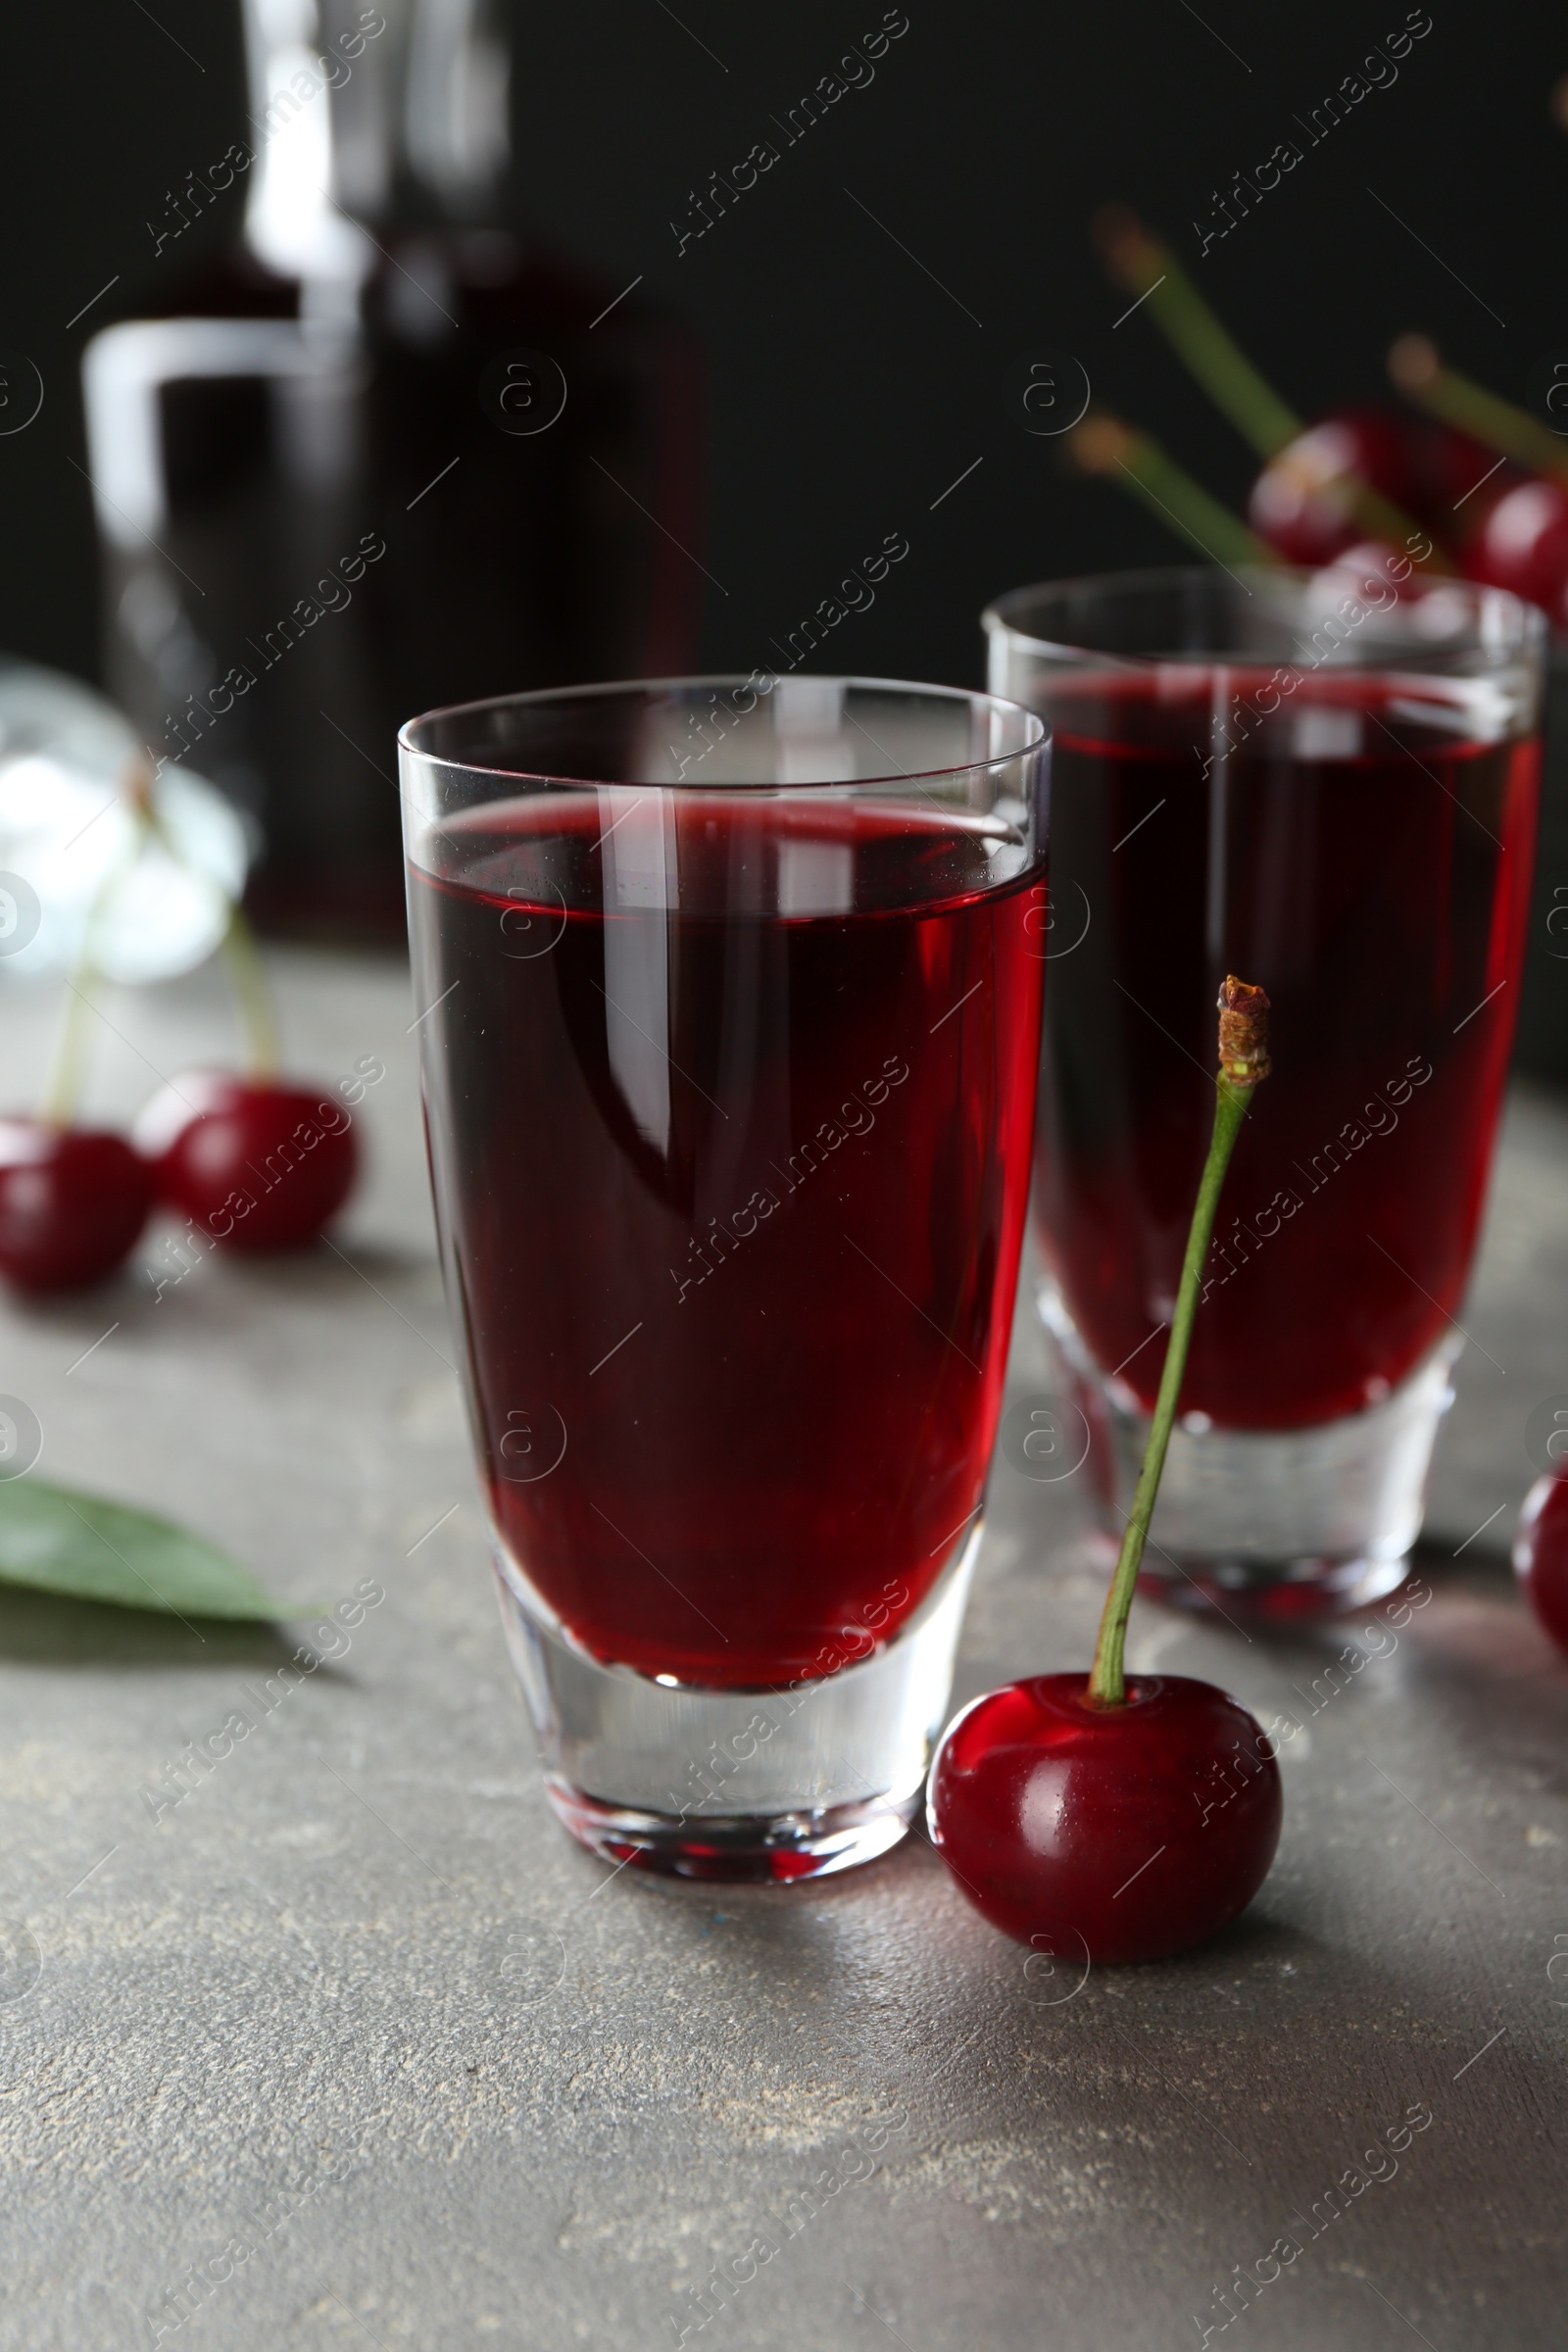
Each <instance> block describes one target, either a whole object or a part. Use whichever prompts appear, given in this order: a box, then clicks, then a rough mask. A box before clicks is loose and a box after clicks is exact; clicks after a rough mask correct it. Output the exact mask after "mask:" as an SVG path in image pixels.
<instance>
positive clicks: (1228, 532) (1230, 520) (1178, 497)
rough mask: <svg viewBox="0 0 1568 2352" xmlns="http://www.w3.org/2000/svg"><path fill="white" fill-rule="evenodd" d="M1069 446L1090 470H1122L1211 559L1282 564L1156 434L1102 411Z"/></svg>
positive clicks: (1140, 495)
mask: <svg viewBox="0 0 1568 2352" xmlns="http://www.w3.org/2000/svg"><path fill="white" fill-rule="evenodd" d="M1068 446H1069V447H1070V449H1071V452H1072V456H1073V459H1074V461H1075V462H1076V464H1077V465H1078V466H1081V467H1082V469H1083V471H1084V472H1085V473H1103V474H1107V475H1109V474H1116V473H1120V475H1121V477H1122V484H1121V486H1122V487H1123V488H1124V489H1126V490H1127V491H1128V492H1129V494H1130V495H1131V496H1132V497H1134V498H1136V499H1138V500H1140V501H1141V503H1142V504H1143V505H1144V506H1146V507H1147V508H1148V509H1149V511H1150V513H1151V514H1152V515H1157V516H1158V518H1159V520H1160V521H1161V522H1166V523H1172V524H1174V525H1175V527H1176V529H1177V530H1178V531H1180V532H1181V534H1182V536H1183V538H1184V539H1190V540H1191V541H1192V542H1193V544H1194V546H1195V547H1197V548H1198V549H1199V551H1200V553H1201V554H1202V555H1205V556H1206V557H1207V558H1208V560H1209V562H1210V563H1211V564H1213V563H1218V564H1278V562H1279V558H1278V556H1277V555H1276V554H1275V552H1274V550H1273V548H1271V547H1270V546H1269V544H1268V541H1267V540H1266V539H1260V538H1259V537H1258V536H1257V533H1256V532H1255V531H1253V530H1250V528H1249V527H1248V525H1247V524H1246V523H1245V522H1242V521H1239V520H1238V518H1237V517H1236V515H1233V514H1232V513H1231V511H1230V509H1229V508H1228V507H1222V506H1221V505H1220V503H1219V501H1218V499H1217V498H1210V496H1209V494H1208V492H1207V491H1206V490H1205V489H1204V488H1203V487H1202V485H1201V483H1200V482H1196V481H1194V479H1193V477H1192V475H1191V474H1190V473H1188V472H1187V471H1186V470H1185V469H1184V468H1183V467H1182V466H1178V465H1177V463H1176V461H1175V459H1174V458H1172V457H1170V456H1168V455H1167V453H1166V452H1165V451H1164V450H1163V449H1162V448H1161V447H1160V445H1159V443H1158V442H1157V441H1156V440H1155V439H1154V437H1153V435H1152V433H1146V432H1143V431H1141V430H1139V429H1138V428H1136V427H1135V426H1132V425H1129V424H1124V423H1123V422H1122V420H1121V418H1120V417H1111V416H1109V415H1107V414H1106V413H1105V412H1104V411H1103V410H1097V411H1096V412H1095V414H1094V415H1093V416H1091V417H1085V419H1084V421H1083V423H1082V424H1079V425H1075V426H1074V428H1073V430H1072V432H1071V433H1070V434H1069V435H1068Z"/></svg>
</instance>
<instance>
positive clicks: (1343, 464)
mask: <svg viewBox="0 0 1568 2352" xmlns="http://www.w3.org/2000/svg"><path fill="white" fill-rule="evenodd" d="M1357 484H1360V485H1363V486H1364V487H1365V488H1367V489H1370V490H1375V491H1377V492H1378V494H1379V495H1380V496H1381V497H1382V498H1384V499H1386V500H1388V501H1389V503H1390V504H1391V505H1392V506H1395V507H1397V508H1398V509H1399V510H1400V511H1401V513H1404V514H1409V513H1410V512H1411V511H1412V509H1413V508H1414V506H1415V505H1416V503H1417V501H1418V499H1419V496H1420V478H1419V474H1418V471H1417V464H1416V438H1415V427H1414V426H1413V424H1412V422H1411V420H1410V418H1408V417H1404V416H1402V415H1401V414H1400V413H1399V411H1398V410H1397V409H1372V408H1361V409H1341V410H1338V411H1337V412H1336V413H1335V414H1334V415H1332V416H1329V417H1321V418H1320V419H1319V421H1318V422H1317V423H1316V424H1312V425H1308V427H1307V429H1306V431H1305V432H1304V433H1299V434H1298V435H1297V437H1296V439H1295V440H1294V441H1289V442H1287V443H1286V445H1285V447H1284V448H1283V449H1282V450H1279V451H1277V452H1276V454H1275V455H1274V456H1273V457H1272V458H1270V460H1269V462H1268V464H1267V465H1266V466H1264V467H1263V470H1262V471H1261V473H1260V474H1259V475H1258V477H1257V479H1256V481H1255V482H1254V483H1253V484H1252V492H1251V496H1250V500H1249V501H1248V510H1247V512H1248V519H1249V521H1250V523H1251V525H1252V528H1253V530H1255V531H1257V532H1258V533H1260V534H1261V536H1262V537H1263V538H1265V539H1266V540H1267V541H1268V543H1269V545H1270V547H1272V548H1275V549H1277V550H1278V552H1279V554H1281V555H1282V556H1283V557H1284V558H1285V560H1286V562H1287V563H1290V564H1305V565H1307V566H1308V567H1309V568H1316V566H1317V565H1319V564H1329V563H1332V562H1333V560H1334V558H1335V557H1336V556H1338V555H1340V554H1341V553H1343V551H1344V550H1345V549H1346V548H1348V547H1352V546H1354V545H1355V543H1356V542H1357V541H1358V540H1361V539H1364V538H1365V537H1366V536H1367V526H1366V520H1365V518H1364V516H1361V517H1358V515H1357V510H1356V500H1355V491H1356V486H1357Z"/></svg>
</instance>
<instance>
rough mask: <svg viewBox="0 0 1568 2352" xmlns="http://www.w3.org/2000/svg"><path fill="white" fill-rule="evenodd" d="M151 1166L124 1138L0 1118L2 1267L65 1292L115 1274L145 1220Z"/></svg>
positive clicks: (23, 1285) (28, 1285)
mask: <svg viewBox="0 0 1568 2352" xmlns="http://www.w3.org/2000/svg"><path fill="white" fill-rule="evenodd" d="M152 1202H153V1172H152V1170H151V1169H150V1168H149V1167H148V1166H147V1164H146V1162H145V1160H143V1159H141V1158H139V1157H138V1155H137V1154H136V1153H135V1152H133V1151H132V1150H131V1148H130V1146H129V1145H128V1144H127V1143H126V1142H125V1141H124V1139H123V1137H122V1136H118V1135H110V1134H107V1133H104V1132H102V1131H100V1130H98V1129H95V1128H88V1127H52V1126H48V1125H46V1124H45V1122H44V1121H43V1120H41V1119H27V1118H17V1119H0V1272H4V1273H5V1274H6V1275H7V1276H8V1277H9V1278H10V1280H11V1281H12V1282H14V1283H15V1284H16V1285H17V1287H18V1289H19V1290H24V1291H69V1290H77V1289H80V1288H82V1287H83V1286H84V1285H85V1284H87V1283H89V1282H100V1281H101V1280H102V1279H103V1277H104V1276H105V1275H106V1274H112V1273H113V1272H114V1270H115V1268H116V1266H118V1265H119V1264H120V1263H121V1261H122V1259H123V1257H124V1256H125V1255H126V1253H127V1251H128V1250H130V1248H131V1245H132V1244H133V1243H134V1241H135V1239H136V1236H137V1235H138V1234H139V1233H140V1231H141V1229H142V1227H143V1226H144V1225H145V1224H146V1222H147V1212H148V1210H149V1209H150V1208H151V1206H152Z"/></svg>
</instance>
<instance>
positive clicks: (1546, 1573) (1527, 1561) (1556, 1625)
mask: <svg viewBox="0 0 1568 2352" xmlns="http://www.w3.org/2000/svg"><path fill="white" fill-rule="evenodd" d="M1513 1567H1514V1574H1515V1575H1516V1576H1517V1577H1518V1579H1519V1582H1520V1584H1521V1585H1522V1586H1523V1587H1524V1589H1525V1593H1526V1594H1527V1596H1528V1598H1529V1601H1530V1605H1531V1607H1532V1608H1533V1609H1534V1610H1535V1612H1536V1615H1537V1616H1538V1617H1539V1618H1540V1620H1541V1622H1542V1624H1543V1625H1544V1627H1545V1629H1546V1631H1547V1633H1548V1634H1549V1635H1550V1636H1551V1638H1552V1640H1553V1641H1554V1642H1556V1644H1557V1647H1558V1648H1559V1649H1563V1650H1568V1472H1564V1473H1560V1474H1558V1475H1556V1476H1553V1475H1551V1474H1549V1473H1548V1475H1547V1476H1546V1477H1545V1478H1538V1479H1537V1481H1536V1483H1535V1485H1534V1486H1533V1487H1532V1488H1531V1490H1530V1492H1529V1494H1528V1495H1526V1496H1525V1507H1524V1509H1523V1510H1522V1511H1521V1512H1520V1514H1519V1530H1518V1533H1517V1534H1516V1536H1515V1537H1514V1540H1513Z"/></svg>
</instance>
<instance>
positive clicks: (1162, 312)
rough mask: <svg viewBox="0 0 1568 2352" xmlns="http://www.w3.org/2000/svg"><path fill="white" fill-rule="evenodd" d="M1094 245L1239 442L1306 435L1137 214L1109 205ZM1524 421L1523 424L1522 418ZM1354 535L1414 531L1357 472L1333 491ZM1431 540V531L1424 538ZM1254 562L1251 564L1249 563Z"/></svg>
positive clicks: (1270, 451) (1273, 450)
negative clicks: (1145, 308)
mask: <svg viewBox="0 0 1568 2352" xmlns="http://www.w3.org/2000/svg"><path fill="white" fill-rule="evenodd" d="M1094 233H1095V240H1096V243H1097V244H1098V245H1099V247H1100V251H1101V255H1102V257H1103V261H1104V263H1105V267H1106V269H1107V270H1109V271H1110V274H1111V276H1112V277H1114V278H1115V279H1116V281H1117V283H1118V284H1119V285H1121V286H1122V287H1124V288H1125V290H1126V291H1127V292H1128V293H1129V294H1136V295H1137V296H1138V297H1139V299H1140V301H1142V302H1146V303H1147V304H1148V306H1149V312H1150V316H1151V317H1152V319H1153V321H1154V323H1155V325H1156V326H1157V327H1159V329H1160V330H1161V332H1162V333H1163V335H1164V337H1165V340H1166V341H1167V342H1168V343H1169V344H1170V345H1171V347H1172V349H1173V350H1174V351H1175V353H1176V355H1177V357H1178V359H1180V360H1181V361H1182V362H1183V364H1184V365H1185V366H1186V368H1187V369H1188V371H1189V372H1190V373H1191V374H1192V375H1194V376H1196V377H1197V379H1198V381H1199V382H1200V383H1201V385H1202V387H1203V390H1204V391H1205V392H1206V393H1207V394H1208V396H1209V398H1210V400H1212V401H1213V402H1214V404H1215V406H1216V407H1217V408H1219V409H1222V410H1223V411H1224V413H1225V415H1226V416H1227V417H1229V418H1230V420H1231V422H1232V424H1234V425H1235V427H1236V429H1237V431H1238V432H1239V433H1240V434H1241V436H1242V438H1243V440H1244V441H1250V443H1251V444H1252V447H1253V448H1254V449H1255V450H1256V451H1257V453H1258V456H1259V457H1261V458H1276V457H1278V456H1279V454H1280V452H1281V451H1282V450H1283V449H1284V448H1285V447H1286V445H1287V444H1288V443H1289V442H1292V441H1294V440H1296V439H1297V438H1298V436H1299V434H1300V433H1301V432H1303V431H1304V430H1305V427H1304V425H1303V424H1302V421H1301V419H1300V417H1298V416H1297V414H1296V412H1295V410H1294V409H1289V408H1287V407H1286V405H1285V403H1284V401H1283V400H1281V399H1280V397H1279V394H1278V393H1277V392H1276V391H1275V390H1274V387H1273V386H1272V384H1270V383H1269V382H1268V381H1267V379H1266V378H1265V377H1263V376H1261V375H1259V373H1258V371H1257V369H1256V368H1254V367H1253V366H1252V363H1251V361H1250V359H1249V358H1248V356H1247V354H1246V352H1245V351H1243V349H1242V347H1241V345H1240V344H1239V343H1238V342H1237V341H1236V339H1235V337H1234V336H1233V335H1232V334H1231V332H1230V329H1229V328H1228V327H1226V326H1224V325H1222V324H1221V322H1220V320H1219V319H1217V318H1216V317H1215V315H1214V313H1213V312H1212V311H1211V310H1210V309H1209V307H1208V304H1207V303H1206V302H1205V301H1204V300H1203V297H1202V296H1201V294H1200V292H1199V291H1198V288H1197V287H1196V286H1195V285H1194V283H1193V281H1192V279H1191V278H1190V277H1189V276H1188V274H1187V272H1186V270H1184V269H1183V268H1182V266H1181V263H1180V262H1179V261H1178V260H1177V258H1176V255H1175V254H1174V252H1173V251H1172V250H1171V248H1170V246H1168V245H1166V244H1165V243H1164V242H1163V241H1162V240H1161V239H1160V238H1158V237H1154V236H1151V234H1150V232H1149V230H1148V229H1147V228H1145V227H1144V225H1143V222H1142V221H1140V220H1139V219H1138V217H1137V215H1136V214H1134V213H1132V212H1130V211H1129V210H1128V209H1127V208H1126V206H1124V205H1108V206H1106V208H1105V209H1104V211H1103V212H1102V213H1101V214H1100V215H1099V216H1098V217H1097V220H1096V222H1095V231H1094ZM1526 421H1528V419H1527V420H1526ZM1335 488H1336V491H1337V493H1338V494H1339V495H1341V496H1343V498H1344V500H1345V502H1346V505H1347V506H1348V509H1349V512H1350V514H1351V515H1353V517H1354V519H1355V522H1356V525H1357V527H1358V528H1359V529H1361V530H1363V531H1365V532H1366V533H1367V534H1368V535H1369V536H1370V537H1372V538H1376V539H1386V540H1388V541H1389V542H1390V543H1391V544H1392V545H1393V546H1395V547H1397V546H1398V544H1399V541H1400V540H1401V539H1403V540H1405V541H1406V542H1407V543H1409V542H1412V541H1413V539H1414V537H1415V536H1416V525H1415V523H1414V522H1413V521H1412V520H1411V518H1410V516H1409V515H1406V514H1405V512H1404V510H1403V508H1402V507H1397V506H1396V505H1395V504H1394V501H1393V500H1392V499H1388V498H1385V497H1384V496H1383V494H1382V492H1381V491H1380V490H1375V489H1374V488H1373V487H1372V484H1371V483H1370V482H1367V481H1363V480H1362V478H1361V476H1360V475H1359V474H1356V473H1350V474H1347V475H1344V476H1342V477H1341V479H1340V481H1339V482H1338V483H1337V484H1336V485H1335ZM1424 535H1425V536H1427V537H1429V538H1430V537H1431V534H1430V532H1429V533H1426V534H1424ZM1433 553H1434V555H1435V556H1436V557H1437V564H1436V566H1435V568H1437V569H1439V570H1442V571H1451V570H1452V569H1453V564H1452V563H1451V562H1450V561H1449V559H1448V557H1447V555H1446V553H1445V552H1444V551H1443V550H1442V549H1441V548H1438V547H1436V546H1434V549H1433ZM1252 560H1253V559H1249V561H1252Z"/></svg>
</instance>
